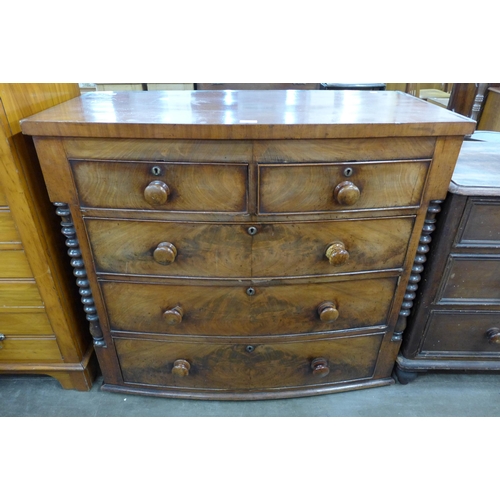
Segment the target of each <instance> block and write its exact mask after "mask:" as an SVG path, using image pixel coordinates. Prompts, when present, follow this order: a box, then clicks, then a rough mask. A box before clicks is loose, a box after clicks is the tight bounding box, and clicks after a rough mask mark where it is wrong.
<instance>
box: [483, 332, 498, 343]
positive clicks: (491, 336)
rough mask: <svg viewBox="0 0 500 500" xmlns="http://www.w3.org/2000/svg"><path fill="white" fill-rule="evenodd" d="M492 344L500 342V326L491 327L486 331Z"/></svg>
mask: <svg viewBox="0 0 500 500" xmlns="http://www.w3.org/2000/svg"><path fill="white" fill-rule="evenodd" d="M486 336H487V337H488V342H489V343H490V344H500V328H490V329H489V330H488V331H487V332H486Z"/></svg>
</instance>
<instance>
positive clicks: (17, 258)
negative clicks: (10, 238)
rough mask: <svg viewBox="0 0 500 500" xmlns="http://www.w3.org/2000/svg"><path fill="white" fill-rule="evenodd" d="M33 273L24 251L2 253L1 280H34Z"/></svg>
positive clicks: (0, 255)
mask: <svg viewBox="0 0 500 500" xmlns="http://www.w3.org/2000/svg"><path fill="white" fill-rule="evenodd" d="M32 277H33V273H32V272H31V268H30V266H29V264H28V259H26V255H25V253H24V251H23V250H2V251H1V252H0V278H32Z"/></svg>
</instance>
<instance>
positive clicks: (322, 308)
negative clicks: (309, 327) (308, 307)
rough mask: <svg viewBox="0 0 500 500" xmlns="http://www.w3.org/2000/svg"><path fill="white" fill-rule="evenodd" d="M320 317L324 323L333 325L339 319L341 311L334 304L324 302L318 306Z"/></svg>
mask: <svg viewBox="0 0 500 500" xmlns="http://www.w3.org/2000/svg"><path fill="white" fill-rule="evenodd" d="M318 315H319V319H320V320H321V321H322V322H323V323H333V322H334V321H335V320H336V319H337V318H338V317H339V311H338V309H337V306H336V305H335V304H334V303H333V302H323V303H322V304H320V305H319V306H318Z"/></svg>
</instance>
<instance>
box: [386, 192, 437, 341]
mask: <svg viewBox="0 0 500 500" xmlns="http://www.w3.org/2000/svg"><path fill="white" fill-rule="evenodd" d="M441 203H443V200H432V201H431V202H430V203H429V208H428V209H427V214H426V218H425V221H424V226H423V228H422V234H421V236H420V241H419V245H418V248H417V254H416V256H415V260H414V261H413V267H412V269H411V274H410V280H409V281H408V286H407V287H406V293H405V296H404V299H403V303H402V304H401V311H400V312H399V318H398V321H397V323H396V327H395V329H394V333H393V336H392V339H391V340H392V341H393V342H398V341H400V340H401V339H402V338H403V332H404V330H405V328H406V322H407V319H408V316H409V315H410V314H411V308H412V307H413V301H414V300H415V297H416V292H417V289H418V284H419V282H420V280H421V276H420V275H421V274H422V271H423V270H424V263H425V261H426V260H427V257H426V255H427V253H429V250H430V247H429V244H430V242H431V241H432V238H431V236H430V235H431V233H433V232H434V230H435V229H436V216H437V214H438V213H439V212H441V206H440V205H441Z"/></svg>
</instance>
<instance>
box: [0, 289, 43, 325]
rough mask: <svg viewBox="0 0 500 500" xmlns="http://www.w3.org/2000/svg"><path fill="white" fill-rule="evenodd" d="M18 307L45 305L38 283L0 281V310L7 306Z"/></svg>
mask: <svg viewBox="0 0 500 500" xmlns="http://www.w3.org/2000/svg"><path fill="white" fill-rule="evenodd" d="M17 307H43V302H42V298H41V297H40V292H39V291H38V286H37V284H36V283H34V282H33V283H26V282H14V281H12V282H11V281H0V312H1V311H2V309H5V308H17ZM1 329H2V326H1V325H0V331H1Z"/></svg>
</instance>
